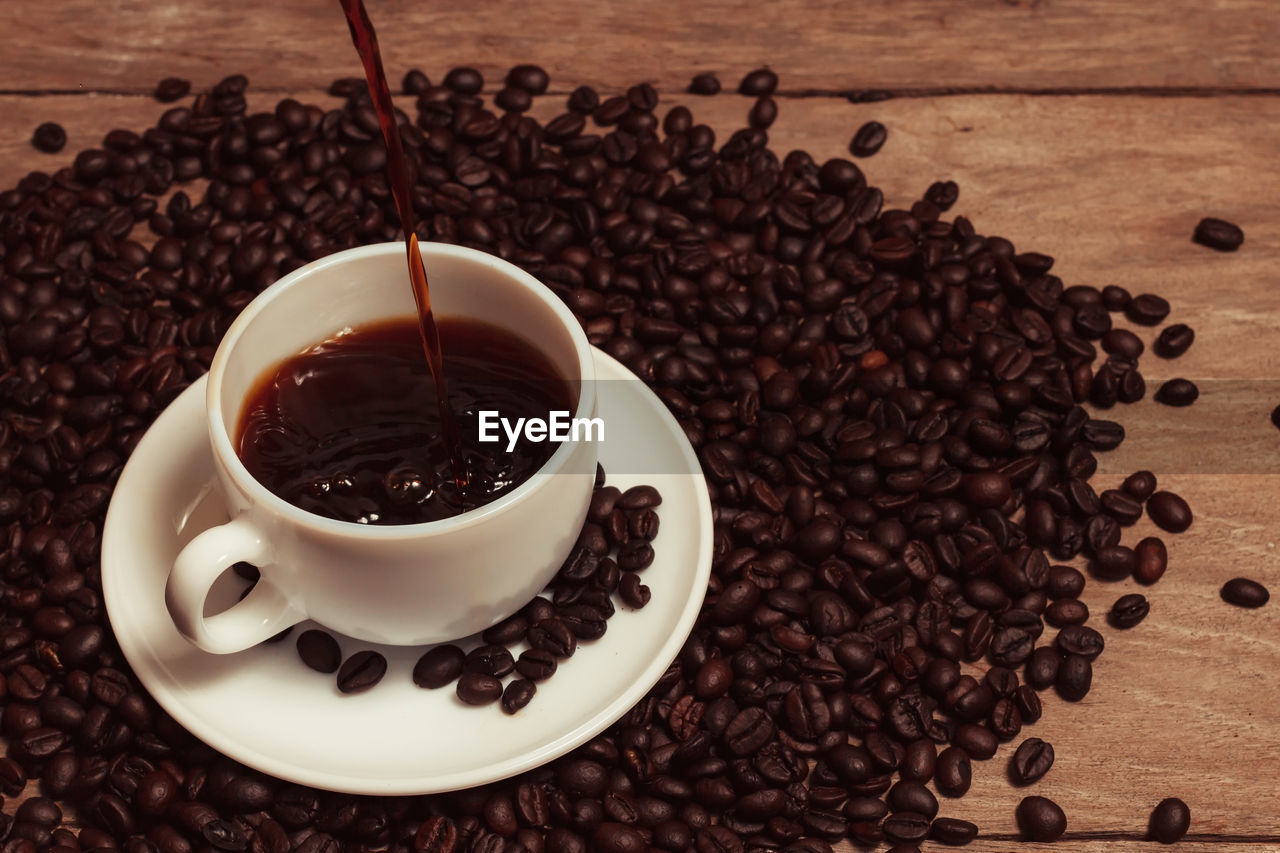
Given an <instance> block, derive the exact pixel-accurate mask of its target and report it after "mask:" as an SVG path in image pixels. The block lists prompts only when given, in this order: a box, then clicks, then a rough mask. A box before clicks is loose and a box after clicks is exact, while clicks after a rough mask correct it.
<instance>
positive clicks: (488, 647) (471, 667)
mask: <svg viewBox="0 0 1280 853" xmlns="http://www.w3.org/2000/svg"><path fill="white" fill-rule="evenodd" d="M462 665H463V668H464V669H465V670H466V671H467V672H479V673H483V674H484V675H492V676H495V677H497V678H502V677H503V676H505V675H508V674H510V673H511V671H512V670H514V669H515V668H516V661H515V658H514V657H512V655H511V652H510V651H508V650H507V647H506V646H500V645H496V644H493V643H487V644H485V645H483V646H477V647H476V648H474V649H472V650H471V651H470V652H468V653H467V655H466V657H465V658H464V659H463V662H462Z"/></svg>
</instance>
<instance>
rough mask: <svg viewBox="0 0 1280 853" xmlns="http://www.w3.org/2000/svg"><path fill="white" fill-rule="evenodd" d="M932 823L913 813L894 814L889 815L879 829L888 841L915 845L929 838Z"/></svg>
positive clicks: (926, 818) (923, 816)
mask: <svg viewBox="0 0 1280 853" xmlns="http://www.w3.org/2000/svg"><path fill="white" fill-rule="evenodd" d="M931 825H932V821H931V820H930V819H929V818H928V817H926V816H925V815H922V814H916V813H915V812H896V813H895V814H891V815H889V817H888V818H887V819H886V820H885V822H884V823H883V824H881V829H882V830H883V831H884V835H885V837H886V838H888V839H889V840H890V841H898V842H906V843H915V842H917V841H923V840H924V839H926V838H928V837H929V827H930V826H931Z"/></svg>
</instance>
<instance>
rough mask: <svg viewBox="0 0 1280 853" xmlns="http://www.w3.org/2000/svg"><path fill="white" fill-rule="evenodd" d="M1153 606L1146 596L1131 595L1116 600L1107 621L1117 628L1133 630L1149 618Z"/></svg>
mask: <svg viewBox="0 0 1280 853" xmlns="http://www.w3.org/2000/svg"><path fill="white" fill-rule="evenodd" d="M1150 610H1151V605H1150V604H1149V603H1148V602H1147V598H1146V596H1144V595H1139V594H1138V593H1136V592H1135V593H1129V594H1128V595H1122V596H1120V597H1119V598H1117V599H1116V603H1115V604H1113V605H1111V611H1110V612H1109V613H1108V614H1107V621H1108V622H1109V623H1110V624H1111V625H1112V626H1113V627H1115V628H1132V627H1134V626H1135V625H1137V624H1138V623H1139V622H1141V621H1142V620H1143V619H1145V618H1147V613H1148V612H1150Z"/></svg>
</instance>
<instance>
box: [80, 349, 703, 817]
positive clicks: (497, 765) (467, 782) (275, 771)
mask: <svg viewBox="0 0 1280 853" xmlns="http://www.w3.org/2000/svg"><path fill="white" fill-rule="evenodd" d="M591 351H592V356H593V358H594V360H595V362H596V372H597V380H600V379H606V380H630V381H631V382H634V383H635V384H634V386H631V387H632V388H633V391H632V393H638V394H641V395H643V397H644V398H645V400H646V403H647V404H648V406H649V407H650V408H651V409H652V410H653V416H654V417H655V418H657V419H658V420H659V421H660V422H661V425H662V427H663V428H664V429H663V432H665V433H667V434H668V435H667V437H666V439H665V440H667V441H670V442H671V444H672V447H673V449H675V450H676V451H678V455H679V457H680V459H681V460H682V462H683V463H684V465H685V466H686V469H685V471H683V472H680V473H679V474H678V475H679V476H689V479H690V484H689V487H690V488H691V490H692V495H691V497H692V499H693V500H694V502H695V503H696V505H697V513H696V516H693V517H689V518H684V519H681V523H682V524H691V525H693V526H694V531H693V532H694V533H695V536H694V537H692V538H694V539H696V545H694V546H693V547H694V548H696V550H697V554H698V557H697V564H696V566H695V570H694V572H693V577H692V584H691V586H690V589H691V590H692V591H693V592H692V594H691V595H690V596H689V597H688V598H687V599H686V600H685V601H684V603H683V605H682V607H683V609H682V610H680V613H679V616H678V617H677V619H676V621H675V625H674V628H673V629H672V630H671V633H670V635H669V637H668V639H667V640H666V642H664V643H663V644H662V645H661V648H660V651H659V653H658V654H656V655H654V657H653V658H652V659H650V661H649V663H648V665H647V666H643V667H639V672H638V674H637V678H636V679H634V680H633V681H632V682H631V683H630V686H629V687H628V688H627V689H625V690H622V691H620V692H618V693H617V695H615V696H614V697H613V698H612V700H610V701H608V702H607V703H606V704H605V705H603V706H602V707H601V709H600V710H599V711H598V712H597V713H596V714H595V715H594V716H593V717H591V718H590V719H589V720H587V721H585V722H583V723H581V724H579V725H578V726H577V727H576V728H571V729H569V730H567V731H563V732H559V733H556V732H554V731H553V732H552V735H553V736H552V737H551V738H550V739H549V740H547V741H545V742H544V743H542V744H541V745H540V746H539V747H538V748H536V749H531V750H528V751H527V752H525V753H522V754H518V755H512V756H508V757H506V758H504V759H501V760H497V761H492V762H490V763H488V764H485V765H483V766H480V767H478V768H469V769H466V770H454V771H451V772H449V773H447V774H444V775H441V774H431V773H426V774H420V775H417V776H407V775H401V776H398V777H395V778H391V779H387V778H386V777H384V776H380V775H378V774H377V770H376V767H370V768H369V770H368V773H367V775H358V774H352V773H350V772H335V771H332V770H325V769H317V768H314V767H311V766H308V765H306V764H305V763H301V762H298V761H291V760H289V759H283V758H279V757H277V756H273V755H271V754H268V753H264V752H262V751H261V750H260V749H258V748H256V747H244V746H242V745H241V743H239V742H237V741H236V739H235V738H234V735H233V734H229V733H228V732H227V730H226V729H225V728H218V727H217V726H215V725H213V724H211V723H209V722H208V721H207V718H206V717H205V716H202V715H200V714H195V713H192V712H190V711H189V710H188V709H189V708H190V707H191V703H190V702H189V701H183V698H182V697H181V696H180V695H179V694H180V685H181V679H180V678H178V677H177V674H176V673H174V672H172V671H171V668H170V667H168V666H166V664H165V662H164V661H163V660H160V659H157V658H155V657H154V656H150V655H148V654H147V649H148V647H149V645H150V643H149V642H148V641H147V640H146V638H145V637H143V636H141V635H140V634H139V635H136V636H135V635H133V634H130V633H129V632H127V631H126V632H125V635H126V642H120V632H118V631H116V629H115V620H114V619H113V618H112V614H113V613H116V614H122V615H123V614H125V613H126V612H127V610H128V608H127V606H126V605H125V604H124V603H123V602H122V601H121V600H120V599H119V596H121V595H123V594H125V590H124V589H123V588H122V585H123V581H121V582H120V583H119V584H117V583H116V582H115V581H113V580H111V579H112V578H115V579H116V580H120V578H119V577H118V575H119V574H120V570H119V569H117V570H116V571H111V570H110V569H108V568H107V565H108V562H109V561H111V562H115V561H114V560H111V558H110V557H109V556H108V555H111V554H114V553H116V552H117V551H119V550H120V546H117V545H116V544H115V542H116V539H117V537H118V536H123V535H124V531H122V530H121V529H120V527H119V524H120V523H123V522H118V523H117V524H112V518H113V512H112V510H113V509H115V507H116V495H117V494H131V493H132V492H133V490H134V489H136V488H137V487H136V486H133V485H132V480H133V479H134V478H135V477H136V476H139V475H138V474H137V473H136V472H135V474H134V477H128V475H129V473H130V467H129V464H126V466H125V469H124V471H122V473H121V476H120V478H119V480H118V481H117V485H116V489H115V491H114V492H113V495H112V503H111V505H110V506H109V507H108V511H107V516H106V520H105V522H104V525H103V546H102V555H103V560H102V565H103V573H102V587H103V598H104V603H105V606H106V610H107V615H108V620H109V622H110V623H111V624H112V630H113V634H114V635H115V636H116V639H117V643H118V645H119V646H120V649H121V651H122V653H123V654H124V657H125V659H126V660H127V661H128V662H129V665H130V668H131V669H132V671H133V673H134V675H135V676H136V677H137V678H138V680H139V682H140V683H141V684H142V685H143V687H144V688H145V689H147V690H148V692H149V693H150V694H151V696H152V698H154V699H155V700H156V702H157V703H158V704H159V705H160V707H162V708H163V709H164V710H165V711H166V712H167V713H169V714H170V715H171V716H172V717H173V718H174V720H175V721H176V722H178V723H179V724H180V725H181V726H183V727H184V728H186V729H187V730H188V731H189V732H191V734H192V735H194V736H195V737H197V738H198V739H200V740H201V741H202V742H204V743H205V744H207V745H209V746H210V747H212V748H214V749H217V750H218V751H220V752H222V753H223V754H225V755H227V756H229V757H231V758H232V759H234V760H236V761H240V762H242V763H244V764H246V765H247V766H250V767H254V768H256V769H259V770H261V771H263V772H266V773H269V774H271V775H273V776H276V777H278V778H280V779H283V780H286V781H290V782H295V783H298V784H305V785H310V786H312V787H316V788H320V789H324V790H330V791H339V792H346V793H352V794H362V795H422V794H433V793H442V792H447V791H454V790H460V789H464V788H468V787H473V786H475V785H480V784H486V783H489V782H494V781H498V780H501V779H506V778H510V777H512V776H515V775H517V774H520V773H523V772H526V771H528V770H531V769H533V768H536V767H539V766H542V765H544V764H546V763H547V762H549V761H552V760H554V759H556V758H558V757H560V756H562V755H564V754H566V753H567V752H569V751H570V750H572V749H574V748H575V747H577V746H580V745H581V744H583V743H586V742H587V741H589V740H590V739H591V738H593V737H595V736H596V735H598V734H599V733H600V732H601V731H603V730H604V729H606V728H608V726H610V725H612V724H613V723H615V722H616V721H617V720H618V719H619V718H621V717H622V716H623V715H625V714H626V713H627V711H628V710H630V709H631V708H632V707H633V706H634V705H635V704H636V702H638V701H640V699H641V698H643V696H644V695H645V694H646V693H647V692H648V691H649V690H650V689H651V688H652V687H653V685H654V684H656V683H657V682H658V680H659V679H660V678H661V677H662V674H663V673H664V672H665V671H666V669H667V667H668V666H669V665H670V663H671V661H672V660H674V659H675V658H676V656H677V655H678V654H679V651H680V648H681V646H682V645H683V644H684V642H685V640H686V639H687V637H688V636H689V633H690V632H691V631H692V629H693V625H694V622H695V620H696V619H697V616H698V613H699V612H700V610H701V606H702V602H703V599H704V598H705V594H706V588H707V582H708V581H709V579H710V574H711V562H712V546H713V520H712V512H711V502H710V495H709V492H708V490H707V483H706V478H705V475H704V474H703V473H702V469H701V466H700V464H699V463H698V461H697V456H696V454H695V451H694V450H693V447H692V446H691V445H690V443H689V441H688V439H687V437H686V436H685V434H684V430H683V429H682V428H681V427H680V425H679V423H678V422H677V421H676V419H675V417H674V416H673V415H672V414H671V412H670V411H669V410H668V409H667V408H666V406H665V405H664V404H663V403H662V401H661V400H660V399H659V398H658V397H657V395H656V394H654V393H653V391H652V389H650V388H648V387H647V386H645V385H644V384H643V383H642V382H641V381H640V380H639V379H638V378H637V377H635V375H634V374H633V373H631V371H630V370H628V369H627V368H626V367H625V366H624V365H622V364H621V363H620V362H618V361H617V360H616V359H614V358H613V357H612V356H610V355H608V354H607V353H605V352H603V351H601V350H600V349H598V348H596V347H592V348H591ZM611 374H612V375H611ZM206 383H207V378H206V377H205V376H202V377H200V378H199V379H197V380H196V381H195V382H193V383H192V384H191V386H189V387H188V388H187V389H186V390H184V391H183V392H182V394H181V395H179V397H178V398H176V399H175V400H174V401H173V403H171V404H170V406H169V407H168V408H166V410H165V411H164V412H162V413H161V414H160V416H159V417H158V418H157V419H156V421H155V422H154V423H153V424H152V426H151V427H150V428H149V429H148V431H147V434H144V436H143V438H142V439H141V441H140V442H139V445H138V448H143V447H144V444H143V443H144V442H146V441H147V438H148V436H149V434H150V433H151V431H152V430H155V429H156V427H157V425H160V424H161V420H162V419H164V418H165V417H166V416H167V415H171V414H173V415H175V416H176V413H177V412H178V411H179V410H178V409H177V406H178V404H179V402H180V400H181V399H182V398H183V397H184V396H186V395H192V396H196V397H199V398H201V399H203V397H202V395H203V392H204V387H205V385H206ZM164 428H165V427H164V426H162V427H161V429H164ZM136 451H137V449H135V456H134V457H131V459H130V462H132V459H133V458H144V454H137V452H136ZM207 452H208V453H209V454H210V455H212V449H211V448H208V449H207ZM135 467H136V466H135ZM127 477H128V479H126V478H127ZM122 484H123V485H124V488H123V489H122V488H121V485H122ZM115 515H116V517H117V518H118V517H119V513H116V514H115ZM124 547H125V548H127V546H124ZM126 553H127V552H126ZM680 606H681V605H680V603H679V602H678V600H673V603H672V606H671V610H673V611H674V610H676V609H677V607H680ZM139 662H141V663H142V664H143V665H141V666H140V665H139ZM641 688H642V689H641Z"/></svg>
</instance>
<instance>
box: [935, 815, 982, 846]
mask: <svg viewBox="0 0 1280 853" xmlns="http://www.w3.org/2000/svg"><path fill="white" fill-rule="evenodd" d="M929 837H930V838H932V839H933V840H934V841H936V842H938V843H939V844H948V845H951V846H953V847H962V846H964V845H966V844H968V843H969V842H971V841H973V839H975V838H977V837H978V825H977V824H976V823H973V822H971V821H967V820H961V819H960V818H956V817H940V818H938V819H937V820H935V821H934V822H933V824H932V825H931V826H930V827H929Z"/></svg>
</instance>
